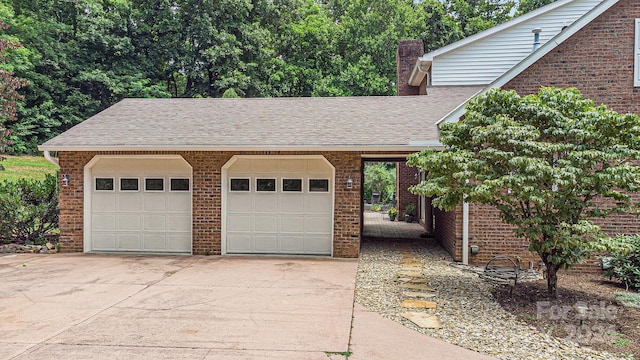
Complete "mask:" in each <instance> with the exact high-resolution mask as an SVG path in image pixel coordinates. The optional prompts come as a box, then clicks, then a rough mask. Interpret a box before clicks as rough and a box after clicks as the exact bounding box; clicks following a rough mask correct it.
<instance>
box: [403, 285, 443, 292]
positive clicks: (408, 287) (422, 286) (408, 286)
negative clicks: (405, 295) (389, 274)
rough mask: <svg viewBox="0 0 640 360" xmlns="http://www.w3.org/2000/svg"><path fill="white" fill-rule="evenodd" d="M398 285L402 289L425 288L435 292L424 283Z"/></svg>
mask: <svg viewBox="0 0 640 360" xmlns="http://www.w3.org/2000/svg"><path fill="white" fill-rule="evenodd" d="M400 287H401V288H403V289H411V290H425V291H433V292H435V290H434V289H432V288H430V287H428V286H427V285H425V284H402V285H400Z"/></svg>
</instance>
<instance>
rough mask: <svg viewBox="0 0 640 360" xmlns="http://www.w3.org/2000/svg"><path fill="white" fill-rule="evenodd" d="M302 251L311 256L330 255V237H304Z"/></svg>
mask: <svg viewBox="0 0 640 360" xmlns="http://www.w3.org/2000/svg"><path fill="white" fill-rule="evenodd" d="M304 250H305V252H307V253H313V254H320V253H323V254H331V236H330V235H325V236H311V235H307V236H306V237H305V243H304Z"/></svg>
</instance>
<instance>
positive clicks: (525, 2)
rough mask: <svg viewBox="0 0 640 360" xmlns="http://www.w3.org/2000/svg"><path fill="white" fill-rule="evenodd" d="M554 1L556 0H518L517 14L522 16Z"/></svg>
mask: <svg viewBox="0 0 640 360" xmlns="http://www.w3.org/2000/svg"><path fill="white" fill-rule="evenodd" d="M553 1H554V0H520V1H519V2H518V11H517V12H516V15H517V16H520V15H522V14H526V13H528V12H529V11H533V10H535V9H537V8H540V7H543V6H545V5H548V4H551V3H552V2H553Z"/></svg>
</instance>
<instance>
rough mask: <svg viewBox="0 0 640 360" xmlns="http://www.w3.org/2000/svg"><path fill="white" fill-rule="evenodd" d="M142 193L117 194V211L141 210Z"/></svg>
mask: <svg viewBox="0 0 640 360" xmlns="http://www.w3.org/2000/svg"><path fill="white" fill-rule="evenodd" d="M141 210H142V194H139V193H124V194H118V211H141Z"/></svg>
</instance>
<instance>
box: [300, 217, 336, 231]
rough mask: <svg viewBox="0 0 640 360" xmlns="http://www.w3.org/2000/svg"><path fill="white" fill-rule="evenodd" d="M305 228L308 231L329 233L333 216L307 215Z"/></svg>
mask: <svg viewBox="0 0 640 360" xmlns="http://www.w3.org/2000/svg"><path fill="white" fill-rule="evenodd" d="M304 228H305V230H306V231H307V232H313V233H325V234H326V233H327V230H328V229H331V218H329V217H327V216H306V217H305V219H304Z"/></svg>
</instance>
